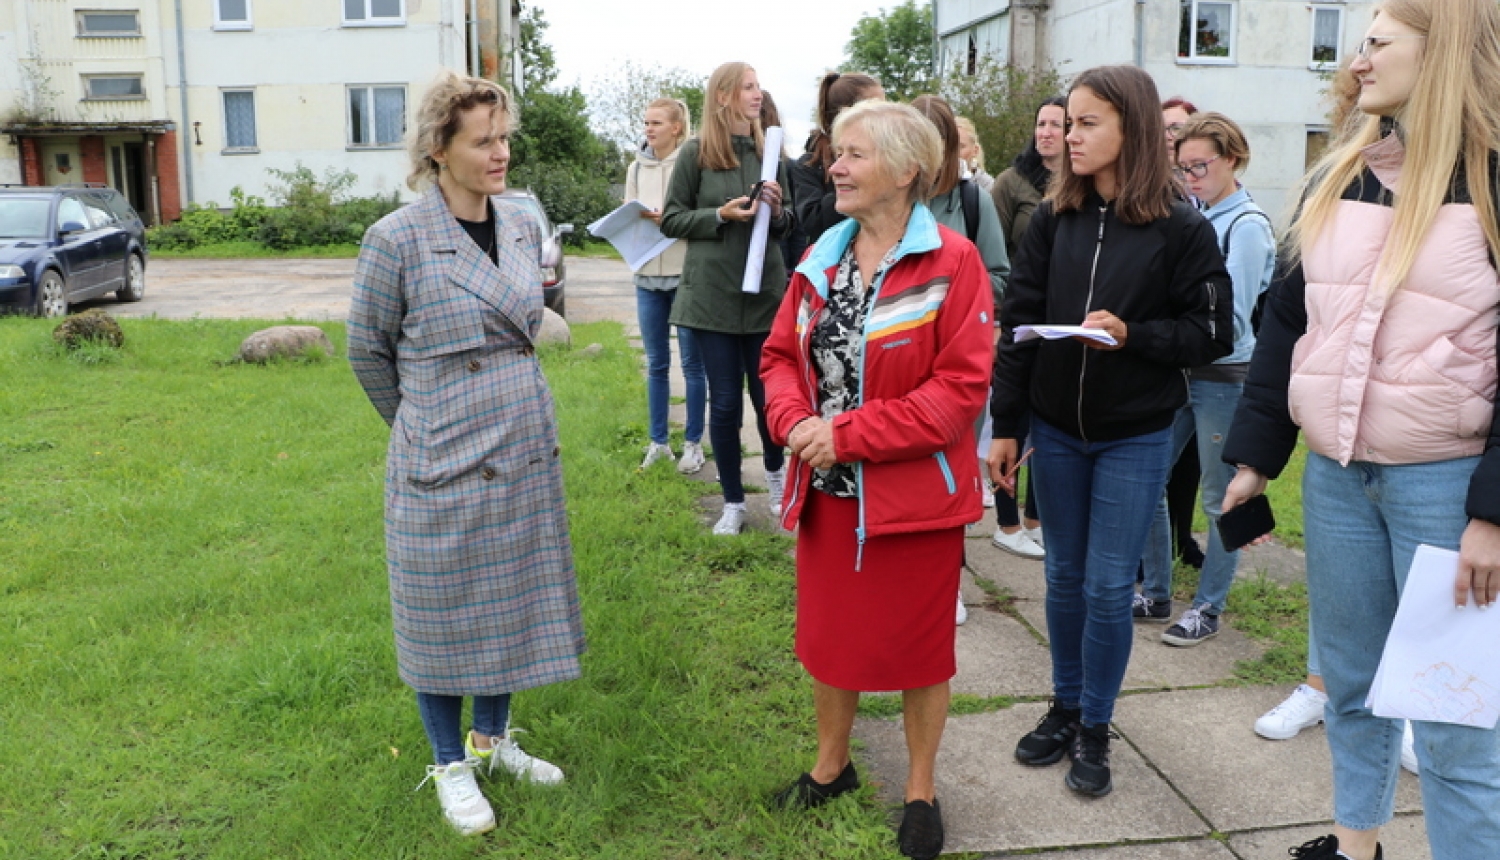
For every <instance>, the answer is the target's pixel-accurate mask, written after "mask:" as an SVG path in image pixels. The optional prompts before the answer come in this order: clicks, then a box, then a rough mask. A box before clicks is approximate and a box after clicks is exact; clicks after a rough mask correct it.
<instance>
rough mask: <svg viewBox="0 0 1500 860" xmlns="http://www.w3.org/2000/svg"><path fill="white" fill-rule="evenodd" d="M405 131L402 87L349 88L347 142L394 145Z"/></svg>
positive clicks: (379, 145)
mask: <svg viewBox="0 0 1500 860" xmlns="http://www.w3.org/2000/svg"><path fill="white" fill-rule="evenodd" d="M405 133H406V87H350V88H349V145H350V146H351V147H361V148H363V147H382V146H383V147H395V146H400V145H401V136H402V135H403V134H405Z"/></svg>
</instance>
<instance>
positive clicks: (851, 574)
mask: <svg viewBox="0 0 1500 860" xmlns="http://www.w3.org/2000/svg"><path fill="white" fill-rule="evenodd" d="M857 528H859V501H858V500H857V499H840V498H836V497H834V496H830V495H828V494H827V493H822V492H819V491H817V490H811V491H810V492H808V494H807V501H806V503H805V505H804V506H803V508H802V516H801V518H800V519H799V520H798V523H797V657H798V658H799V659H801V660H802V665H803V666H804V667H806V668H807V671H808V674H810V675H812V676H813V677H814V678H816V679H817V680H819V681H821V682H823V683H824V684H827V685H829V686H830V687H837V688H839V689H844V690H860V691H885V690H914V689H918V688H921V687H930V686H932V685H933V684H941V683H942V682H944V681H947V680H948V679H950V678H952V677H953V675H954V673H956V672H957V671H958V667H957V661H956V660H955V658H954V654H953V639H954V617H953V616H954V609H955V604H956V603H957V601H958V579H959V570H960V568H962V567H963V561H964V530H963V528H962V527H961V526H960V527H956V528H948V529H942V530H940V531H926V532H913V533H910V534H896V535H885V536H883V537H872V538H868V539H867V540H866V541H865V551H864V556H863V559H862V561H861V564H860V569H859V570H855V569H854V562H855V555H856V553H857V552H858V551H859V542H858V540H857V538H856V537H855V530H856V529H857Z"/></svg>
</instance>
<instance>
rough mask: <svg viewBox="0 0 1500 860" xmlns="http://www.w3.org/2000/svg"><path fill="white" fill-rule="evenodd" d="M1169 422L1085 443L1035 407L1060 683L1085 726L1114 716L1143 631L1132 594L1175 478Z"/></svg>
mask: <svg viewBox="0 0 1500 860" xmlns="http://www.w3.org/2000/svg"><path fill="white" fill-rule="evenodd" d="M1171 443H1172V431H1171V429H1170V428H1167V429H1164V430H1158V431H1156V432H1155V433H1147V434H1145V435H1142V436H1133V437H1130V438H1128V439H1118V440H1115V441H1112V442H1085V441H1083V440H1082V439H1078V438H1076V437H1074V436H1071V435H1069V434H1067V433H1064V432H1063V431H1061V430H1058V429H1057V428H1055V427H1053V426H1052V425H1050V424H1048V423H1047V422H1046V421H1043V420H1042V419H1041V418H1040V417H1038V416H1036V415H1033V416H1032V418H1031V444H1032V445H1033V446H1034V447H1035V449H1036V450H1035V452H1034V453H1033V454H1032V455H1031V468H1032V471H1033V474H1034V475H1035V477H1036V490H1037V504H1038V505H1039V506H1040V509H1039V510H1038V513H1040V514H1041V518H1042V522H1044V523H1046V524H1047V525H1046V528H1047V560H1046V562H1045V563H1044V569H1045V571H1046V575H1047V628H1048V632H1049V634H1050V636H1049V639H1050V642H1051V649H1052V689H1053V695H1055V696H1056V697H1057V701H1058V703H1059V704H1061V705H1063V706H1064V707H1069V708H1071V707H1081V708H1082V709H1083V722H1084V724H1085V725H1090V726H1102V725H1105V724H1107V723H1108V722H1109V721H1110V719H1111V718H1112V717H1113V716H1114V709H1115V699H1117V698H1119V695H1120V684H1121V683H1122V682H1123V681H1124V680H1125V664H1126V663H1128V662H1129V660H1130V644H1131V642H1132V641H1133V640H1134V638H1135V632H1134V630H1133V629H1132V624H1131V618H1130V598H1131V594H1132V593H1134V591H1135V571H1136V567H1137V566H1139V564H1140V558H1141V550H1143V549H1144V548H1145V544H1146V531H1147V529H1148V528H1149V527H1150V525H1151V510H1152V505H1153V504H1154V503H1155V501H1156V500H1157V499H1159V498H1161V494H1162V491H1163V490H1164V489H1166V486H1167V472H1168V471H1170V467H1169V466H1168V454H1169V453H1170V452H1171Z"/></svg>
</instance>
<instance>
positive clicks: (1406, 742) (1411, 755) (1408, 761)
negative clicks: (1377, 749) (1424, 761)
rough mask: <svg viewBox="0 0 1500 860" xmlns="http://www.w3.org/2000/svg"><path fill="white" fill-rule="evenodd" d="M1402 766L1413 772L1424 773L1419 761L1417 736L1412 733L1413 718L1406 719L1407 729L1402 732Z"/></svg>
mask: <svg viewBox="0 0 1500 860" xmlns="http://www.w3.org/2000/svg"><path fill="white" fill-rule="evenodd" d="M1401 766H1402V767H1404V768H1406V769H1407V770H1409V771H1411V772H1412V773H1415V774H1419V775H1420V774H1421V773H1422V767H1421V765H1420V764H1418V763H1417V737H1416V735H1414V734H1412V731H1411V720H1407V721H1406V729H1405V730H1404V731H1402V732H1401Z"/></svg>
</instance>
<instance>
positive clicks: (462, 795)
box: [417, 758, 495, 836]
mask: <svg viewBox="0 0 1500 860" xmlns="http://www.w3.org/2000/svg"><path fill="white" fill-rule="evenodd" d="M477 767H479V760H478V759H475V758H467V759H464V760H463V761H456V762H453V763H452V764H449V765H435V764H430V765H428V766H427V776H425V777H423V779H422V781H421V782H419V783H417V788H418V789H420V788H421V787H422V786H424V785H426V784H427V780H429V779H430V780H432V784H433V785H435V786H437V796H438V803H439V804H441V805H442V807H443V818H445V819H447V820H448V823H449V824H451V825H453V828H454V829H455V830H457V831H458V832H459V833H462V834H463V835H465V836H472V835H474V834H476V833H484V832H486V831H490V830H494V829H495V810H493V809H491V808H490V802H489V801H488V800H485V799H484V794H483V793H482V792H480V790H479V783H477V782H475V781H474V769H475V768H477Z"/></svg>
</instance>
